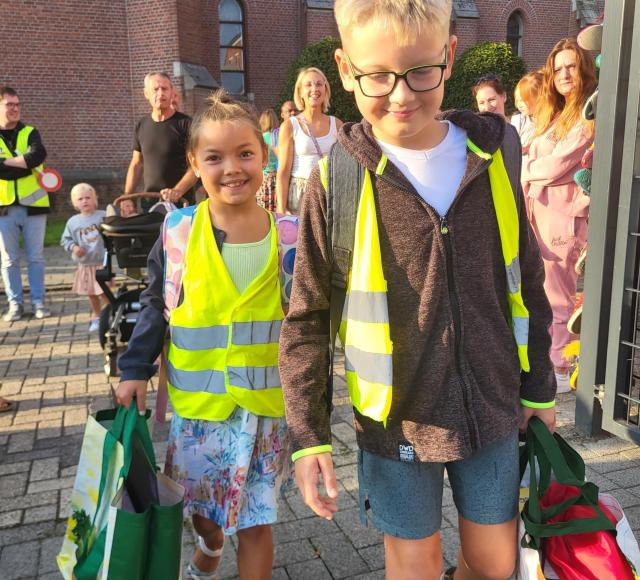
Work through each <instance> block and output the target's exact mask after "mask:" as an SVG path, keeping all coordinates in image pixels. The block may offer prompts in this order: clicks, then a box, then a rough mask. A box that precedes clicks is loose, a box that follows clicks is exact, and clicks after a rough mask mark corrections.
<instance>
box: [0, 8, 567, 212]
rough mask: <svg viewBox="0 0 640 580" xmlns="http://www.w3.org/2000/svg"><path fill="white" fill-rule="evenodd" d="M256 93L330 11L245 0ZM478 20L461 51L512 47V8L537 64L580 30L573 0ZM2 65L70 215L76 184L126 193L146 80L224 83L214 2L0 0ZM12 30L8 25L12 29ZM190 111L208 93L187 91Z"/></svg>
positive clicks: (327, 26) (269, 103)
mask: <svg viewBox="0 0 640 580" xmlns="http://www.w3.org/2000/svg"><path fill="white" fill-rule="evenodd" d="M242 5H243V9H244V18H245V46H246V65H245V66H246V72H247V90H248V91H249V92H250V93H252V94H253V96H254V102H255V105H256V107H257V108H258V110H261V109H264V108H266V107H273V106H274V105H275V103H276V101H277V99H278V96H279V92H280V88H281V86H282V82H283V80H284V76H285V74H286V71H287V68H288V66H289V64H290V63H291V61H292V60H293V59H294V58H295V56H296V55H297V54H298V52H299V51H300V49H301V48H302V47H303V46H304V45H305V44H306V43H308V42H315V41H317V40H320V39H321V38H323V37H324V36H326V35H337V31H336V28H335V23H334V20H333V15H332V13H331V12H328V11H319V10H306V9H305V8H304V3H303V2H302V0H242ZM476 5H477V7H478V10H479V11H480V14H481V18H480V19H477V20H471V19H459V20H458V21H457V22H456V23H455V33H456V34H457V35H458V37H459V51H460V52H461V51H463V50H464V49H465V48H468V47H469V46H472V45H473V44H476V43H477V42H482V41H484V40H499V41H504V40H505V38H506V23H507V19H508V17H509V15H510V14H511V13H512V12H513V11H514V10H520V11H521V13H522V17H523V19H524V57H525V60H526V61H527V65H528V66H529V68H536V67H538V66H540V65H541V64H542V63H543V62H544V60H545V57H546V55H547V53H548V51H549V50H550V48H551V47H552V46H553V44H554V43H555V42H556V40H558V39H559V38H562V37H563V36H567V35H570V34H575V33H576V32H577V30H578V23H577V21H576V18H575V14H574V13H572V12H571V9H570V7H571V0H561V1H559V0H536V1H535V2H534V1H533V0H508V1H506V2H497V1H496V0H476ZM0 22H2V23H3V25H4V26H3V30H4V31H5V34H4V37H3V42H4V44H3V46H4V47H5V50H4V51H3V59H2V60H3V62H2V67H1V68H0V84H9V85H11V86H13V87H14V88H15V89H16V90H18V92H19V94H20V97H21V100H22V102H23V103H24V107H23V119H24V120H25V121H26V122H28V123H31V124H33V125H35V126H36V127H37V128H38V129H39V130H40V132H41V133H42V136H43V140H44V143H45V146H46V147H47V150H48V151H49V156H48V159H47V164H48V165H50V166H51V167H54V168H57V169H59V170H61V172H62V173H63V177H64V179H65V182H64V190H63V191H62V192H58V193H57V194H54V196H53V199H54V205H55V208H56V211H57V212H61V213H64V212H67V211H69V205H68V203H67V201H66V198H67V192H68V189H69V188H70V187H71V186H72V185H73V183H75V182H76V181H79V180H85V181H90V182H93V183H95V184H96V185H97V187H98V189H99V191H100V192H101V195H102V196H103V198H104V200H105V201H106V199H107V197H109V196H111V195H112V194H114V195H115V193H118V192H119V191H120V189H121V187H122V185H123V181H124V173H125V171H126V168H127V166H128V163H129V160H130V157H131V140H132V133H133V126H134V123H135V121H136V120H137V119H138V118H139V117H140V116H141V115H143V114H146V113H148V112H149V105H148V103H147V102H146V100H145V99H144V97H143V93H142V90H143V79H144V75H145V74H146V73H148V72H150V71H152V70H162V71H165V72H167V73H169V74H172V73H173V63H174V61H181V62H185V63H191V64H198V65H202V66H205V67H206V68H207V69H208V70H209V72H210V73H211V74H212V76H213V77H214V78H215V79H219V78H220V63H219V49H218V47H219V26H218V1H217V0H127V1H126V2H123V1H115V2H114V1H109V0H82V1H81V0H47V1H46V2H44V1H42V2H37V1H34V0H13V1H11V2H0ZM7 23H8V25H7ZM174 82H175V83H176V85H177V87H178V89H179V90H180V91H181V93H182V97H183V104H182V110H183V111H185V112H187V113H189V114H193V112H195V111H196V110H197V109H198V108H199V107H200V106H201V105H202V102H203V100H204V98H205V97H206V95H207V94H208V90H207V89H203V88H196V89H195V90H192V91H184V90H183V79H181V78H177V79H174Z"/></svg>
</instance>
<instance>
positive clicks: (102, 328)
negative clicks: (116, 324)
mask: <svg viewBox="0 0 640 580" xmlns="http://www.w3.org/2000/svg"><path fill="white" fill-rule="evenodd" d="M112 312H113V308H112V307H111V304H107V305H106V306H105V307H104V308H103V309H102V311H101V312H100V322H99V324H98V340H99V341H100V348H101V349H102V350H104V347H105V345H106V344H107V331H108V330H109V327H110V326H111V314H112Z"/></svg>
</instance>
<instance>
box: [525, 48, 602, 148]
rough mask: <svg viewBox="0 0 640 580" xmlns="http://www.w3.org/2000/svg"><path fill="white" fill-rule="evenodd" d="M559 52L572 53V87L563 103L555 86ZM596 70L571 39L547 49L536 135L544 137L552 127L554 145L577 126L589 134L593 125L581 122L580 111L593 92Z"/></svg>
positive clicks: (588, 56) (589, 58) (537, 110)
mask: <svg viewBox="0 0 640 580" xmlns="http://www.w3.org/2000/svg"><path fill="white" fill-rule="evenodd" d="M563 50H572V51H573V52H574V53H575V55H576V70H577V73H578V74H577V75H576V77H577V78H576V87H575V90H574V91H573V93H572V94H571V95H569V98H568V99H565V97H563V96H562V95H561V94H560V93H559V92H558V91H557V90H556V85H555V60H556V56H557V55H558V54H559V53H560V52H562V51H563ZM597 84H598V82H597V80H596V68H595V64H594V62H593V58H591V55H590V54H589V53H588V52H587V51H586V50H584V49H582V48H580V46H579V45H578V43H577V41H576V39H575V38H563V39H562V40H560V41H558V42H557V43H556V45H555V46H554V47H553V48H552V49H551V52H550V53H549V56H548V57H547V62H546V63H545V65H544V67H542V89H541V91H540V96H539V97H538V104H537V107H536V135H541V134H543V133H545V132H546V131H547V130H548V129H549V128H550V127H551V125H553V127H554V129H553V136H554V138H555V139H557V140H558V141H560V140H562V139H563V138H564V137H566V136H567V134H568V133H569V131H571V129H573V128H574V127H575V126H576V125H577V124H581V125H583V126H584V128H585V129H586V130H587V131H589V132H592V131H593V121H586V120H584V119H583V118H582V115H581V113H582V108H583V107H584V104H585V102H586V100H587V99H588V98H589V96H590V95H591V93H593V91H594V90H595V89H596V86H597Z"/></svg>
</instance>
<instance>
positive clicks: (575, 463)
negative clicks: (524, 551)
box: [520, 417, 615, 550]
mask: <svg viewBox="0 0 640 580" xmlns="http://www.w3.org/2000/svg"><path fill="white" fill-rule="evenodd" d="M525 452H526V455H527V458H528V463H529V499H528V500H527V502H526V503H525V505H524V508H523V510H522V520H523V522H524V527H525V530H526V532H527V534H526V535H525V536H524V537H523V538H522V546H523V547H528V548H533V549H535V550H539V549H540V547H541V539H542V538H549V537H555V536H565V535H568V534H581V533H585V532H595V531H601V530H611V531H614V532H615V526H614V525H613V523H612V522H611V521H610V520H609V519H608V518H607V517H606V516H605V515H604V513H603V512H602V510H601V509H600V508H599V507H598V487H597V486H596V485H595V484H593V483H591V482H586V481H585V479H584V475H585V467H584V461H583V460H582V458H581V457H580V455H579V454H578V453H577V452H576V451H575V450H574V449H573V448H572V447H571V446H570V445H569V444H568V443H567V442H566V441H565V440H564V439H562V437H561V436H560V435H558V434H557V433H555V434H554V435H552V434H551V433H550V432H549V430H548V429H547V427H546V425H545V424H544V423H543V422H542V421H541V420H540V419H539V418H538V417H532V418H531V419H530V421H529V426H528V428H527V441H526V446H525ZM536 463H537V464H538V466H539V469H540V483H539V484H538V479H537V474H536ZM520 465H521V468H522V466H523V462H522V459H521V463H520ZM551 471H553V473H554V474H555V476H556V479H557V481H558V483H561V484H563V485H571V486H574V487H576V488H578V491H579V493H578V494H577V495H576V496H574V497H572V498H569V499H567V500H565V501H563V502H561V503H559V504H557V505H555V506H551V507H550V508H548V509H545V510H542V509H541V508H540V496H542V495H544V493H545V492H546V491H547V489H548V487H549V482H550V479H551ZM572 505H586V506H590V507H591V508H593V510H594V513H595V515H594V516H593V517H590V518H575V519H573V520H570V521H568V522H558V523H554V524H550V523H547V522H548V520H549V519H551V518H553V517H555V516H557V515H559V514H561V513H563V512H564V511H565V510H566V509H568V508H569V507H571V506H572ZM527 536H528V537H527Z"/></svg>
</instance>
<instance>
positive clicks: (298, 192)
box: [276, 67, 342, 213]
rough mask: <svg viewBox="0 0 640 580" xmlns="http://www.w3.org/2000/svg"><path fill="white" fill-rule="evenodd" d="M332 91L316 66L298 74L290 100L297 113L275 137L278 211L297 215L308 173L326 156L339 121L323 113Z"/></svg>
mask: <svg viewBox="0 0 640 580" xmlns="http://www.w3.org/2000/svg"><path fill="white" fill-rule="evenodd" d="M330 97H331V89H330V88H329V82H328V81H327V77H326V76H325V75H324V73H323V72H322V71H321V70H320V69H318V68H315V67H309V68H304V69H302V70H301V71H300V73H299V74H298V78H297V80H296V84H295V87H294V89H293V100H294V102H295V104H296V107H297V108H298V110H300V111H302V113H300V114H299V115H297V116H295V117H290V118H289V119H287V120H286V121H285V122H284V123H283V124H282V125H281V127H280V131H279V137H278V175H277V177H276V200H277V211H278V212H289V213H298V212H299V211H300V202H301V200H302V195H303V194H304V186H305V185H306V183H307V179H308V178H309V174H310V173H311V170H312V169H313V168H314V167H315V166H316V165H317V164H318V161H319V160H320V158H321V157H324V156H325V155H327V153H329V149H331V145H333V144H334V143H335V141H336V139H337V136H338V129H339V128H340V127H341V126H342V121H340V120H339V119H336V118H335V117H330V116H329V115H327V114H326V112H327V111H328V110H329V99H330Z"/></svg>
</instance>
